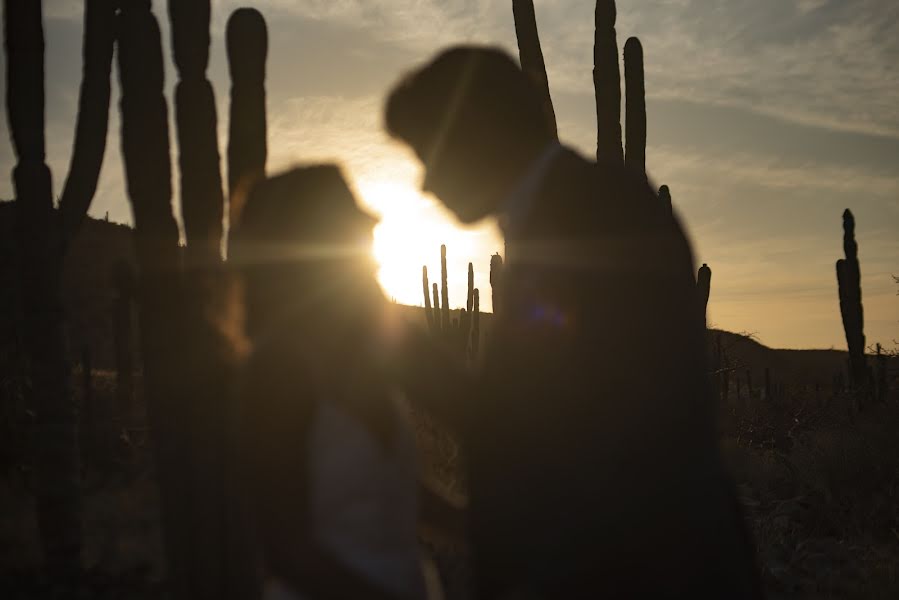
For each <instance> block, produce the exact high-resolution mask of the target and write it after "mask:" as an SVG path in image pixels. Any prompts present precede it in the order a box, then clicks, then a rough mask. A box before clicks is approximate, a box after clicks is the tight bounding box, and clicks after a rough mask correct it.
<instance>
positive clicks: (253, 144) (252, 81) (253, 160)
mask: <svg viewBox="0 0 899 600" xmlns="http://www.w3.org/2000/svg"><path fill="white" fill-rule="evenodd" d="M225 37H226V39H227V48H228V68H229V70H230V72H231V114H230V121H229V125H228V127H229V131H228V136H229V139H228V197H229V199H230V200H229V201H230V208H229V213H228V214H229V222H230V223H235V222H237V220H238V218H239V216H240V210H241V203H242V198H243V195H244V194H243V191H242V190H244V189H246V187H248V185H249V184H250V182H252V181H253V180H254V179H255V178H257V177H261V176H263V175H264V174H265V161H266V158H267V154H268V147H267V141H266V131H267V130H266V114H265V60H266V56H267V54H268V30H267V28H266V25H265V19H264V18H263V17H262V15H261V14H260V13H259V11H258V10H256V9H254V8H239V9H237V10H235V11H234V12H233V13H231V17H230V18H229V19H228V26H227V31H226V34H225Z"/></svg>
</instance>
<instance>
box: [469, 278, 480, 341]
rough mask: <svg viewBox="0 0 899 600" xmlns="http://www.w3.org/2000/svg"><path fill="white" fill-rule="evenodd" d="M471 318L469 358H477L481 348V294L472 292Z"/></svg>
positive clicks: (476, 291) (476, 290)
mask: <svg viewBox="0 0 899 600" xmlns="http://www.w3.org/2000/svg"><path fill="white" fill-rule="evenodd" d="M472 311H473V312H472V316H471V357H472V358H477V356H478V352H479V351H480V347H481V292H480V291H478V289H477V288H475V290H474V306H473V308H472Z"/></svg>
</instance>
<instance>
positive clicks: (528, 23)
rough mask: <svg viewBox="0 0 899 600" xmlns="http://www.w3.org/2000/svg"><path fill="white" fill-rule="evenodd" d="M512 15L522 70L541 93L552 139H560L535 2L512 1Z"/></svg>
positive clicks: (531, 0) (524, 0)
mask: <svg viewBox="0 0 899 600" xmlns="http://www.w3.org/2000/svg"><path fill="white" fill-rule="evenodd" d="M512 15H513V18H514V20H515V36H516V38H517V39H518V56H519V59H520V61H521V68H522V70H523V71H524V72H525V73H526V74H527V75H528V76H529V77H530V78H531V80H532V81H533V82H534V85H535V86H536V87H537V90H538V91H539V93H540V96H541V100H542V103H543V112H544V114H545V116H546V126H547V129H548V130H549V132H550V134H551V135H552V137H554V138H556V139H558V138H559V132H558V128H557V126H556V112H555V110H554V109H553V101H552V96H551V95H550V93H549V78H548V77H547V76H546V64H545V63H544V61H543V50H542V49H541V47H540V36H539V34H538V33H537V17H536V15H535V14H534V1H533V0H512Z"/></svg>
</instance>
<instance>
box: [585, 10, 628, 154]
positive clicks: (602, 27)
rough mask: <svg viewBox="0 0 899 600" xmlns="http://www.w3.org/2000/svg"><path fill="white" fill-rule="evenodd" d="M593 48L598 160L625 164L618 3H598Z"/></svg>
mask: <svg viewBox="0 0 899 600" xmlns="http://www.w3.org/2000/svg"><path fill="white" fill-rule="evenodd" d="M595 16H596V31H595V36H594V46H593V86H594V88H595V91H596V129H597V140H596V159H597V160H599V161H608V162H611V163H613V164H623V163H624V158H623V153H622V150H621V70H620V68H619V66H618V39H617V34H616V33H615V20H616V18H617V11H616V9H615V0H597V2H596V15H595Z"/></svg>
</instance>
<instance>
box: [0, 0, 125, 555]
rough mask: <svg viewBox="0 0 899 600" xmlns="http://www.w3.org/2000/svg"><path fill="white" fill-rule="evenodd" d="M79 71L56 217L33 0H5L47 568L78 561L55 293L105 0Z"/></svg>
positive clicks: (105, 96)
mask: <svg viewBox="0 0 899 600" xmlns="http://www.w3.org/2000/svg"><path fill="white" fill-rule="evenodd" d="M84 6H85V13H84V45H83V61H84V62H83V79H82V84H81V91H80V96H79V112H78V121H77V125H76V134H75V142H74V145H73V153H72V158H71V165H70V171H69V174H68V177H67V179H66V184H65V186H64V190H63V195H62V198H61V200H60V211H59V212H60V215H57V214H56V213H55V212H54V210H53V192H52V182H51V175H50V170H49V169H48V168H47V165H46V163H45V140H44V109H45V102H44V32H43V16H42V12H41V3H40V2H35V1H32V0H5V2H4V24H5V40H6V58H7V70H6V76H7V81H6V99H7V103H6V104H7V113H8V117H9V128H10V133H11V137H12V141H13V148H14V150H15V153H16V157H17V164H16V167H15V169H14V170H13V184H14V188H15V194H16V206H17V211H16V212H17V215H18V217H17V229H18V234H19V246H20V248H21V269H22V271H21V276H22V286H21V287H22V299H23V302H22V305H23V317H24V319H23V329H24V339H25V340H26V342H25V348H24V349H25V352H26V354H27V355H28V359H29V360H28V364H29V368H30V374H29V375H30V377H29V379H30V382H31V386H30V387H29V388H28V393H29V395H30V398H29V400H30V403H31V404H32V406H34V409H35V412H36V427H35V431H34V437H35V440H34V443H35V446H36V447H38V448H40V449H41V452H39V453H38V455H37V456H36V458H35V472H36V474H37V482H38V483H37V485H36V489H35V495H36V497H37V520H38V529H39V532H40V537H41V545H42V550H43V552H44V559H45V561H46V563H47V567H48V568H49V569H50V570H51V571H52V570H55V569H65V570H72V569H77V568H79V566H80V553H81V522H80V521H81V517H80V511H81V504H80V483H79V467H78V443H77V435H76V433H75V430H76V414H75V410H74V405H73V403H72V397H71V390H70V382H69V367H68V362H67V359H66V353H65V341H64V333H63V317H62V314H63V312H62V309H61V300H60V295H59V291H60V279H61V274H62V261H63V258H64V254H65V250H66V247H67V245H68V242H69V241H70V240H71V238H72V237H74V235H75V233H76V231H77V229H78V227H79V225H80V224H81V222H82V220H83V218H84V215H85V213H86V212H87V209H88V208H89V206H90V203H91V200H92V199H93V196H94V192H95V191H96V186H97V179H98V177H99V172H100V166H101V165H102V162H103V154H104V151H105V144H106V130H107V126H108V116H109V89H110V87H109V76H110V75H109V74H110V65H111V56H112V49H113V41H114V21H115V14H114V5H113V2H112V1H111V0H87V2H85V4H84Z"/></svg>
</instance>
